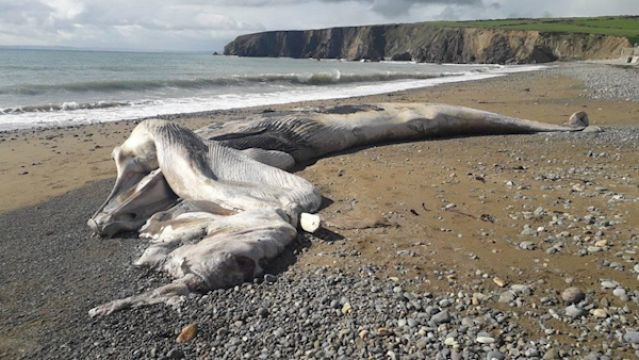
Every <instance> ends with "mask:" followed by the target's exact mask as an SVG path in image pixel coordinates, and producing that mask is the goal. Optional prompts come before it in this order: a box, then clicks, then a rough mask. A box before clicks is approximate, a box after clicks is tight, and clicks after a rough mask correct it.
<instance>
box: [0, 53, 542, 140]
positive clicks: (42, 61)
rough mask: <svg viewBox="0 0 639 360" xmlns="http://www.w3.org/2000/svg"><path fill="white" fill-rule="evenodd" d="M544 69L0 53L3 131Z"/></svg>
mask: <svg viewBox="0 0 639 360" xmlns="http://www.w3.org/2000/svg"><path fill="white" fill-rule="evenodd" d="M542 68H543V67H542V66H500V65H456V64H424V63H411V62H351V61H343V60H324V59H322V60H321V61H318V60H314V59H288V58H241V57H234V56H214V55H212V54H208V53H167V52H146V53H145V52H118V51H78V50H28V49H8V48H0V131H6V130H13V129H24V128H34V127H56V126H67V125H77V124H87V123H96V122H107V121H117V120H126V119H139V118H146V117H153V116H157V115H168V114H184V113H199V112H206V111H212V110H221V109H232V108H242V107H250V106H258V105H273V104H282V103H289V102H297V101H305V100H325V99H337V98H348V97H355V96H362V95H373V94H382V93H389V92H394V91H399V90H407V89H414V88H421V87H428V86H436V85H440V84H444V83H450V82H462V81H472V80H479V79H486V78H490V77H496V76H503V75H506V74H508V73H512V72H520V71H533V70H539V69H542Z"/></svg>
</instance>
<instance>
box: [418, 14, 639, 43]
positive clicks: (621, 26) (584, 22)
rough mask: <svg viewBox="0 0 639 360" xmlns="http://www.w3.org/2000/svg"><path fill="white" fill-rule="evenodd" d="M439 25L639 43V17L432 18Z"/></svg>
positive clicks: (434, 23)
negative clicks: (585, 35) (596, 36)
mask: <svg viewBox="0 0 639 360" xmlns="http://www.w3.org/2000/svg"><path fill="white" fill-rule="evenodd" d="M427 24H430V25H437V26H442V27H474V28H490V29H507V30H531V31H546V32H564V33H590V34H603V35H616V36H625V37H627V38H628V40H630V42H631V43H637V42H639V16H604V17H593V18H543V19H503V20H474V21H433V22H428V23H427Z"/></svg>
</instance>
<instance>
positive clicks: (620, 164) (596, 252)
mask: <svg viewBox="0 0 639 360" xmlns="http://www.w3.org/2000/svg"><path fill="white" fill-rule="evenodd" d="M384 101H397V102H440V103H448V104H455V105H463V106H469V107H473V108H478V109H483V110H488V111H494V112H499V113H503V114H506V115H511V116H516V117H520V118H528V119H533V120H539V121H544V122H548V123H557V124H559V123H563V122H565V121H566V120H567V119H568V117H569V116H570V114H571V113H573V112H575V111H582V110H583V111H587V112H588V113H589V115H590V121H591V124H593V125H597V126H601V127H603V128H604V129H606V130H607V131H605V132H603V133H599V134H538V135H530V136H523V135H509V136H483V137H472V138H453V139H438V140H431V141H419V142H412V143H403V144H386V145H380V146H375V147H372V148H368V149H355V150H353V151H349V152H347V153H344V154H338V155H336V156H333V157H329V158H326V159H321V160H318V161H317V162H315V163H314V164H309V165H308V166H306V167H305V168H304V169H303V170H301V171H300V172H299V173H298V174H299V175H300V176H303V177H305V178H306V179H308V180H310V181H311V182H313V183H314V184H316V185H317V186H318V187H319V188H320V190H321V192H322V194H323V195H324V196H325V197H327V198H328V199H329V200H330V204H329V205H328V206H327V207H326V208H324V209H323V210H322V211H321V213H320V214H321V215H322V217H323V219H325V220H326V221H327V223H328V224H329V225H328V226H327V227H328V230H330V231H331V232H333V234H332V235H330V234H327V233H324V234H322V233H320V234H318V239H316V240H317V241H313V244H312V246H310V247H307V248H306V247H305V248H304V249H303V254H301V255H300V256H298V258H297V261H295V262H294V263H293V264H291V268H290V269H289V271H299V272H310V271H313V270H314V269H317V268H322V267H329V268H331V269H341V270H343V271H344V272H345V273H350V274H354V275H357V274H358V273H360V272H362V271H364V270H363V269H366V268H367V267H376V268H379V269H380V271H379V272H378V276H380V277H382V278H391V279H395V278H397V279H400V280H401V281H406V282H408V284H410V285H409V286H410V287H412V288H413V289H415V290H416V291H417V290H419V291H432V292H435V293H456V292H459V291H464V292H467V293H468V292H469V293H481V294H487V295H489V296H494V297H495V299H497V298H498V297H499V296H500V294H502V293H503V292H504V290H506V289H508V288H509V286H510V285H512V284H526V285H528V286H531V287H534V288H535V291H534V294H533V295H531V296H528V297H526V299H525V304H526V305H525V306H523V307H518V306H510V305H509V304H508V303H507V302H500V301H496V300H495V301H493V302H491V304H490V305H488V306H490V307H495V308H498V309H508V310H509V311H513V312H514V313H518V314H519V316H521V320H520V325H521V326H522V327H523V328H525V329H527V331H529V332H530V334H532V336H536V335H535V334H537V335H540V331H541V330H540V329H539V327H538V326H536V325H535V322H534V321H533V320H531V319H533V318H534V316H540V314H544V313H545V312H546V311H547V310H546V309H545V308H544V307H543V303H544V298H547V297H554V298H557V297H558V294H559V293H560V292H561V291H562V290H563V289H565V288H566V287H568V286H578V287H580V288H581V289H583V290H584V291H586V292H587V293H588V294H589V296H591V297H592V299H593V301H594V303H595V304H596V308H606V309H608V310H607V311H609V312H610V313H612V312H613V311H616V310H614V309H618V308H623V307H624V306H626V307H627V308H628V309H629V312H631V313H633V312H634V313H636V310H637V304H636V298H634V299H635V301H634V302H633V301H631V300H630V301H629V300H626V301H623V300H621V299H619V298H617V297H616V296H613V295H612V293H611V290H610V289H602V287H601V284H600V283H601V281H602V280H603V279H605V280H614V281H616V282H618V284H619V285H620V286H622V287H624V288H625V289H628V291H629V292H630V291H632V289H634V288H636V282H637V274H635V273H633V270H632V269H633V266H634V265H635V264H636V263H637V255H636V251H637V250H638V247H639V232H638V230H637V229H639V204H638V203H637V199H638V198H639V183H638V181H639V178H638V177H637V174H638V173H639V168H638V165H637V164H639V152H638V151H637V149H638V147H639V139H638V137H637V131H636V129H637V126H639V106H638V105H637V102H633V101H624V100H598V101H595V100H591V99H588V98H587V97H585V96H584V87H583V84H582V83H581V82H580V81H578V80H576V79H574V78H572V77H569V76H563V75H561V72H558V71H550V72H541V73H524V74H514V75H510V76H508V77H504V78H496V79H489V80H484V81H479V82H470V83H462V84H449V85H445V86H440V87H436V88H426V89H419V90H412V91H407V92H400V93H393V94H387V95H379V96H371V97H363V98H353V99H345V100H334V101H321V102H312V103H301V104H289V105H282V106H272V107H268V108H269V109H273V110H280V109H286V108H290V107H298V106H319V105H334V104H351V103H372V102H384ZM264 109H265V107H260V108H254V109H241V110H232V111H223V112H216V113H211V114H205V115H196V116H192V115H181V116H175V117H173V119H174V120H175V121H178V122H181V123H182V124H184V125H186V126H188V127H191V128H198V127H201V126H203V125H205V124H207V123H209V122H210V121H212V120H220V121H227V120H232V119H242V118H243V117H246V116H248V115H250V114H253V113H258V112H261V111H263V110H264ZM134 125H135V124H134V123H133V122H122V123H111V124H98V125H90V126H83V127H77V128H67V129H50V130H33V131H31V130H30V131H18V132H11V133H3V134H0V153H1V154H3V156H2V159H1V160H0V182H1V183H2V184H3V185H2V187H1V188H0V199H2V201H0V214H4V215H3V216H2V219H3V221H5V224H10V223H13V222H12V219H13V220H15V219H22V220H20V221H23V222H26V221H27V220H26V217H27V216H29V217H31V221H32V222H33V225H31V227H32V228H34V229H32V230H29V231H27V234H28V235H29V236H36V237H38V238H37V239H31V241H32V242H27V243H25V247H27V248H28V247H29V246H36V245H34V244H40V245H41V244H43V243H42V242H43V241H44V242H45V243H46V241H47V238H46V237H47V236H63V234H64V231H65V229H62V228H59V227H56V228H55V229H48V228H49V227H54V225H52V224H51V223H50V220H49V221H45V220H44V219H38V217H39V216H40V214H42V215H41V216H47V217H48V218H49V219H50V218H51V217H52V216H63V217H64V213H65V212H67V211H68V216H69V217H72V218H73V219H70V220H69V221H71V222H72V223H73V224H71V225H69V226H70V227H73V229H72V230H70V234H72V235H73V236H75V238H76V239H75V240H76V241H77V240H78V239H77V238H78V237H83V236H84V237H86V241H87V242H88V243H89V244H91V245H92V246H95V247H102V246H104V248H105V249H106V248H111V247H112V245H113V243H109V242H110V241H111V240H96V239H90V238H89V232H88V230H80V229H82V226H83V225H82V224H83V223H84V221H85V219H86V218H88V217H89V216H90V212H89V211H88V209H89V208H90V207H91V206H89V205H92V204H94V203H96V202H97V201H98V198H100V197H101V196H100V195H103V196H104V195H106V193H105V194H101V193H100V192H108V184H107V183H105V182H102V183H100V186H99V187H98V188H95V186H96V185H95V184H94V185H90V186H92V188H91V187H90V188H87V187H86V185H87V184H93V183H95V182H96V181H98V180H104V179H110V178H112V177H113V176H114V175H115V167H114V165H113V162H112V160H111V158H110V152H111V150H112V148H113V147H114V146H115V145H117V144H119V143H121V142H122V141H123V140H124V139H125V138H126V137H127V136H128V133H129V132H130V130H131V129H132V128H133V127H134ZM94 188H95V190H91V191H90V194H91V196H90V198H91V200H88V199H86V200H83V199H85V198H84V197H83V196H88V195H86V194H87V193H86V191H87V189H94ZM76 189H80V190H77V191H74V192H73V193H72V195H64V194H66V193H68V192H69V191H72V190H76ZM83 192H84V194H85V195H78V194H82V193H83ZM61 195H62V196H63V197H61V198H59V199H56V200H54V201H60V202H59V203H58V204H65V205H64V206H69V205H70V204H73V202H70V200H69V199H70V198H69V196H72V197H73V199H74V200H73V201H75V202H78V204H77V207H75V208H74V209H73V210H69V209H64V208H60V209H58V211H59V212H60V213H61V214H57V215H56V214H55V208H52V205H51V204H52V203H48V204H47V205H44V206H45V207H46V208H47V209H48V210H47V211H45V212H39V211H38V208H34V206H37V205H38V204H41V203H43V202H45V201H47V200H50V199H52V198H54V197H57V196H61ZM94 198H95V199H94ZM54 204H55V202H54ZM96 205H97V204H96ZM539 208H541V210H538V209H539ZM17 209H22V210H17ZM16 210H17V212H16ZM80 210H82V211H80ZM27 214H28V215H27ZM47 214H48V215H47ZM82 214H84V217H83V218H81V219H75V218H77V217H82V216H83V215H82ZM18 222H19V221H18ZM380 223H383V224H385V225H384V226H382V225H381V224H380ZM40 224H41V225H42V226H43V227H45V228H46V229H45V228H43V229H40V230H42V231H40V230H37V226H38V225H40ZM330 224H333V225H332V226H331V225H330ZM340 224H341V225H340ZM14 225H15V224H14ZM6 226H9V225H6ZM12 229H13V228H12ZM11 231H12V232H11V239H9V238H8V239H7V241H8V242H9V243H10V244H13V245H12V246H14V247H13V248H12V249H13V250H11V251H6V252H4V253H5V255H0V259H1V260H2V264H3V267H5V268H9V269H10V271H9V272H11V273H12V274H13V275H10V276H9V275H7V278H6V279H5V281H4V284H2V287H3V289H2V291H1V292H0V294H6V293H7V291H11V292H12V293H13V294H15V296H14V297H9V296H6V295H0V304H1V305H2V307H3V312H1V313H0V315H1V316H3V317H6V318H7V319H12V320H11V322H6V324H11V328H8V326H7V327H5V326H4V325H2V327H5V328H4V329H3V332H4V333H5V335H4V336H3V337H0V339H2V340H1V341H0V355H1V354H3V352H4V353H5V354H20V353H23V354H29V353H30V351H32V350H33V349H34V348H37V344H39V343H41V342H42V341H43V340H42V339H43V338H44V337H45V336H46V335H47V334H49V335H51V331H53V330H52V329H56V326H57V327H58V328H59V327H60V326H61V325H60V324H61V323H62V322H63V321H64V319H65V317H64V316H62V315H60V316H52V317H51V320H47V318H46V317H45V318H41V319H40V320H39V321H40V322H38V323H37V324H36V325H33V323H27V322H21V321H19V320H16V319H15V317H12V315H11V314H10V313H11V312H13V313H16V312H18V313H24V314H26V315H24V316H25V317H26V318H29V316H31V318H30V319H31V320H32V321H36V322H37V321H38V320H37V316H35V313H34V312H33V309H31V310H25V309H24V304H23V302H24V301H25V299H28V298H29V297H30V296H35V297H38V296H40V297H41V296H45V295H44V294H46V292H45V291H42V288H43V286H44V285H43V284H44V283H46V281H45V280H44V279H42V278H37V279H35V278H34V279H32V278H29V279H23V280H20V271H18V270H16V267H17V266H18V265H16V264H18V263H19V262H17V261H16V260H15V259H14V258H15V256H17V255H16V254H20V249H19V248H16V246H18V245H16V244H19V241H18V240H20V241H22V240H21V239H20V237H21V235H20V228H19V227H17V228H15V229H13V230H11ZM49 231H51V232H52V233H51V234H49ZM52 234H53V235H52ZM7 236H9V235H7ZM331 236H337V239H338V240H335V239H334V238H332V240H330V241H329V240H326V238H330V237H331ZM321 238H324V239H325V240H322V239H321ZM36 240H37V242H36ZM117 241H124V243H122V244H123V245H122V246H124V248H123V247H117V249H112V250H110V251H111V253H110V254H109V253H108V252H109V251H107V250H104V249H102V250H96V249H94V252H95V254H92V255H87V256H88V259H89V260H91V261H88V260H87V263H90V264H92V265H90V266H91V268H92V269H93V270H92V271H94V272H93V273H92V274H94V275H87V276H88V277H91V276H95V277H99V276H100V275H99V273H100V269H101V268H100V266H99V265H96V263H97V264H99V262H100V261H101V260H100V259H101V258H102V257H104V256H114V257H115V260H114V258H110V259H109V261H108V264H105V265H104V269H103V271H109V270H107V269H109V267H111V268H118V269H120V270H119V272H117V274H122V273H127V274H128V275H126V276H128V277H130V278H135V277H136V276H140V275H139V274H130V273H129V272H128V271H127V270H126V269H127V267H129V266H130V265H128V264H127V262H128V261H129V260H130V258H133V257H134V256H135V254H129V255H130V256H129V257H128V258H127V257H126V255H125V254H126V251H131V250H132V249H136V246H137V245H136V243H133V242H131V241H132V240H128V241H127V240H117ZM3 242H4V241H3ZM40 245H38V246H40ZM76 250H77V249H76ZM76 250H74V251H70V252H67V253H66V254H63V255H61V260H60V261H62V262H64V261H71V257H72V256H78V253H77V252H76ZM555 250H556V251H555ZM73 254H75V255H73ZM40 255H41V256H38V259H39V260H40V261H44V260H45V259H46V254H40ZM12 256H13V257H12ZM22 261H24V262H29V256H28V255H24V256H23V260H22ZM611 263H614V264H617V265H619V264H621V267H622V269H621V270H620V269H619V266H616V265H614V264H613V266H611V265H610V264H611ZM52 266H53V265H52ZM87 266H89V265H87ZM95 266H97V268H95V269H94V267H95ZM65 269H66V268H65ZM66 270H68V271H70V272H71V273H72V275H69V276H70V279H76V280H75V281H77V282H78V284H77V285H76V286H77V287H78V288H81V287H82V283H83V281H88V280H85V279H83V278H82V276H76V275H78V271H80V272H81V271H82V269H80V268H72V269H71V268H70V269H66ZM66 270H65V271H66ZM27 273H28V274H36V273H37V268H35V269H32V270H31V271H30V272H29V271H27ZM56 273H57V274H58V277H59V280H60V281H65V280H64V279H65V277H66V276H67V275H65V272H64V271H58V272H56ZM73 274H75V275H73ZM96 274H97V275H96ZM123 276H125V275H123ZM115 277H116V276H115V275H114V276H110V275H109V276H108V278H109V279H111V280H108V281H107V282H108V283H109V284H110V285H108V286H106V285H105V286H106V288H107V289H115V288H118V289H120V292H119V293H114V294H113V296H112V297H113V298H115V297H119V296H121V295H123V293H130V292H135V288H133V287H131V288H127V285H126V281H125V282H124V283H123V281H118V280H117V279H115ZM495 278H498V279H497V280H495ZM499 279H501V280H503V283H501V282H500V281H499ZM93 280H95V279H93ZM21 281H22V282H23V283H20V282H21ZM24 286H29V287H30V289H34V290H36V289H39V290H37V291H35V292H36V293H37V294H35V295H34V294H33V293H32V292H27V291H18V290H17V289H23V287H24ZM38 294H39V295H38ZM78 294H79V295H82V296H80V297H79V298H77V297H76V299H75V300H69V301H70V303H69V304H73V306H76V307H79V308H80V309H81V311H80V312H81V313H82V314H86V310H88V306H89V304H88V302H87V300H86V299H87V297H88V298H96V299H97V298H98V297H97V296H96V294H94V293H92V292H91V291H89V290H87V289H81V290H78ZM101 295H103V296H104V294H101ZM62 296H64V295H62ZM66 296H68V295H66ZM103 300H108V299H103ZM513 301H514V300H513ZM36 303H37V304H38V305H36V308H37V309H36V310H38V309H39V310H38V311H40V312H41V313H42V312H43V311H44V312H46V311H51V307H52V306H53V305H52V304H51V303H46V302H44V303H42V302H38V301H36ZM56 304H58V305H57V306H59V307H61V308H65V307H68V305H66V303H65V301H62V300H61V302H59V303H56ZM94 304H95V303H93V305H94ZM84 307H86V308H87V309H84ZM76 310H77V309H76ZM60 311H61V312H64V311H68V310H60ZM530 311H532V313H530ZM82 316H83V315H82ZM77 319H83V318H82V317H77ZM76 321H77V322H80V321H82V320H76ZM0 323H2V324H5V322H4V321H0ZM632 324H634V325H636V319H634V320H632V321H631V325H632ZM595 325H597V319H595V318H593V319H592V321H590V320H588V322H587V323H586V324H585V325H584V326H588V327H591V328H594V326H595ZM555 330H556V336H557V338H559V339H562V341H563V342H564V343H565V344H571V343H574V342H575V338H576V337H577V336H578V335H579V334H577V333H578V331H579V330H578V329H577V328H571V327H570V326H566V324H564V323H559V322H557V324H556V325H555ZM588 340H589V341H590V342H592V344H594V345H593V346H599V345H601V342H602V341H605V337H603V338H602V337H600V336H599V337H598V336H593V337H591V338H588ZM87 341H89V340H87ZM618 354H621V353H618ZM624 354H627V353H624Z"/></svg>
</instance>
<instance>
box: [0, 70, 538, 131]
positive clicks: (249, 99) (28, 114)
mask: <svg viewBox="0 0 639 360" xmlns="http://www.w3.org/2000/svg"><path fill="white" fill-rule="evenodd" d="M544 68H546V67H545V66H540V65H530V66H493V67H490V68H485V70H483V69H482V70H483V71H466V72H459V73H447V74H442V75H444V76H441V77H434V78H427V79H401V80H392V81H378V82H365V83H361V82H354V83H344V84H340V85H335V84H331V85H330V86H329V85H321V83H322V82H321V81H318V83H320V85H316V86H304V87H291V88H289V87H283V90H282V91H275V92H257V93H255V92H253V93H251V92H245V91H241V90H238V91H236V92H231V93H225V94H217V95H211V96H197V97H182V98H164V99H140V100H136V101H128V102H125V103H121V104H119V103H118V104H119V105H122V106H111V103H97V104H96V105H95V106H94V105H87V106H81V105H80V104H78V103H75V102H68V103H64V104H63V105H62V106H59V107H58V108H52V109H51V110H54V111H47V110H46V109H45V110H43V111H18V110H15V109H14V111H9V112H5V113H4V114H0V130H12V129H23V128H32V127H55V126H67V125H78V124H88V123H96V122H109V121H117V120H130V119H139V118H146V117H153V116H158V115H168V114H182V113H198V112H205V111H212V110H225V109H233V108H244V107H252V106H263V105H276V104H284V103H291V102H298V101H309V100H327V99H340V98H349V97H357V96H365V95H376V94H384V93H390V92H396V91H402V90H409V89H416V88H422V87H430V86H436V85H440V84H445V83H453V82H464V81H475V80H482V79H488V78H493V77H498V76H504V75H506V74H509V73H516V72H524V71H536V70H541V69H544ZM332 75H333V79H334V78H337V79H339V78H340V77H341V76H342V75H341V74H340V73H339V72H337V73H334V74H332Z"/></svg>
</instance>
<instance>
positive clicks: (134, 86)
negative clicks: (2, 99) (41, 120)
mask: <svg viewBox="0 0 639 360" xmlns="http://www.w3.org/2000/svg"><path fill="white" fill-rule="evenodd" d="M466 73H467V72H443V73H438V74H424V73H399V72H379V73H368V74H343V73H341V72H339V71H337V70H334V71H331V72H318V73H311V74H294V73H292V74H265V75H250V76H239V75H238V76H231V77H220V78H212V79H206V78H196V79H169V80H108V81H85V82H73V83H64V84H22V85H17V86H9V87H0V94H2V95H23V96H24V95H42V94H46V93H50V92H59V91H66V92H71V93H80V92H103V93H113V92H121V91H148V90H156V89H163V88H178V89H206V88H214V87H225V86H242V85H244V84H255V83H262V84H277V83H285V84H293V85H332V84H348V83H359V82H379V81H393V80H411V79H413V80H427V79H433V78H440V77H447V76H461V75H464V74H466Z"/></svg>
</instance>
